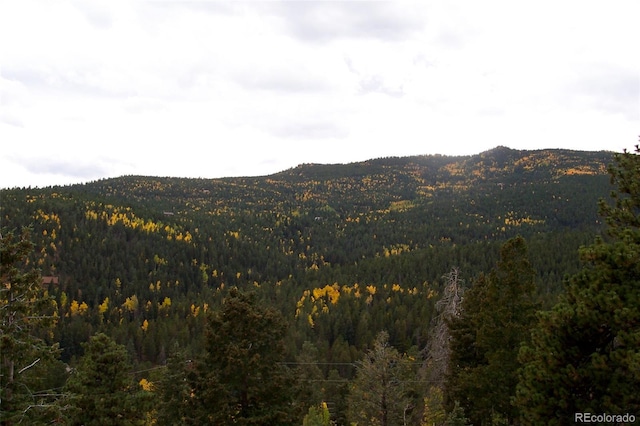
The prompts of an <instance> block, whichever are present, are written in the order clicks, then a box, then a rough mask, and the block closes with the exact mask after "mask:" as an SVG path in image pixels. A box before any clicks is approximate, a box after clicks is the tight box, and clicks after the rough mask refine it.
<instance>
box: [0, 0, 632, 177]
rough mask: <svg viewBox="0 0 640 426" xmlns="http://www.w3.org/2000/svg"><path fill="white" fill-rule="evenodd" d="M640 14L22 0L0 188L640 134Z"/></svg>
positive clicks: (591, 5)
mask: <svg viewBox="0 0 640 426" xmlns="http://www.w3.org/2000/svg"><path fill="white" fill-rule="evenodd" d="M639 17H640V2H638V1H637V0H620V1H618V0H612V1H608V2H604V1H589V0H586V1H585V0H583V1H571V0H566V1H565V0H563V1H547V0H537V1H492V0H486V1H485V0H483V1H476V0H448V1H444V0H443V1H430V0H423V1H402V0H397V1H308V0H296V1H294V0H292V1H266V0H254V1H234V0H226V1H214V0H194V1H179V0H146V1H137V0H126V1H121V0H42V1H34V0H6V1H2V2H0V141H1V142H0V188H9V187H26V186H32V187H36V186H37V187H45V186H52V185H69V184H74V183H80V182H88V181H93V180H97V179H102V178H109V177H118V176H122V175H147V176H174V177H194V178H218V177H230V176H258V175H268V174H272V173H277V172H279V171H282V170H285V169H289V168H291V167H295V166H297V165H299V164H303V163H324V164H328V163H350V162H356V161H364V160H367V159H372V158H379V157H389V156H409V155H425V154H443V155H472V154H477V153H480V152H483V151H486V150H488V149H491V148H494V147H496V146H498V145H504V146H508V147H510V148H514V149H543V148H568V149H578V150H589V151H593V150H611V151H617V152H619V151H622V150H623V149H625V148H626V149H633V147H634V145H635V144H637V143H638V136H639V135H640V50H639V47H638V40H640V25H638V18H639Z"/></svg>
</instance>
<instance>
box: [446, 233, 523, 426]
mask: <svg viewBox="0 0 640 426" xmlns="http://www.w3.org/2000/svg"><path fill="white" fill-rule="evenodd" d="M534 277H535V275H534V271H533V269H532V267H531V265H530V263H529V260H528V258H527V246H526V243H525V241H524V239H523V238H522V237H516V238H513V239H511V240H509V241H507V242H506V243H505V244H504V245H503V246H502V247H501V250H500V261H499V262H498V263H497V264H496V266H495V268H494V269H493V270H492V271H491V272H490V273H489V274H488V275H484V274H482V275H480V276H479V278H478V279H477V280H476V282H475V283H474V285H473V287H472V288H471V289H469V290H468V291H467V292H466V293H465V297H464V299H463V302H462V311H461V315H460V316H459V317H455V318H453V319H452V320H451V321H450V322H449V323H450V329H451V336H452V341H451V355H450V356H451V359H450V366H449V374H448V377H447V383H446V386H445V392H446V393H445V397H446V401H447V405H448V406H449V409H451V408H453V404H454V402H455V401H459V402H460V405H461V406H462V407H463V408H464V411H465V414H466V415H467V416H468V417H469V419H470V420H471V422H472V423H473V424H478V425H480V424H490V423H491V419H492V417H494V416H496V415H499V416H502V417H504V418H507V419H512V420H513V419H515V418H516V417H517V413H516V409H515V407H514V406H512V404H511V399H512V397H513V396H514V395H515V388H516V384H517V381H518V376H517V372H518V369H519V368H520V364H519V363H518V359H517V355H518V350H519V348H520V344H521V343H522V342H523V341H524V340H525V339H526V337H527V336H528V334H529V330H530V327H531V325H532V321H533V319H534V312H535V303H534V302H533V293H534V291H535V281H534Z"/></svg>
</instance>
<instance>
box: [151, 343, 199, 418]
mask: <svg viewBox="0 0 640 426" xmlns="http://www.w3.org/2000/svg"><path fill="white" fill-rule="evenodd" d="M191 364H192V361H191V360H190V359H188V358H187V357H186V355H185V353H184V351H182V350H180V349H179V348H178V347H176V348H175V352H174V353H173V354H172V355H171V356H170V357H169V360H168V362H167V366H166V368H165V369H164V372H163V374H162V376H161V378H160V380H159V381H158V383H157V386H156V387H155V392H156V393H157V396H158V402H159V403H158V407H157V410H156V420H157V422H158V424H161V425H175V426H179V425H184V424H193V413H192V412H191V410H192V408H193V401H192V399H193V396H192V392H193V387H192V383H191V380H190V376H192V374H191V372H190V366H191Z"/></svg>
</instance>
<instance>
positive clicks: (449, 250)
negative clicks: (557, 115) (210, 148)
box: [0, 147, 640, 425]
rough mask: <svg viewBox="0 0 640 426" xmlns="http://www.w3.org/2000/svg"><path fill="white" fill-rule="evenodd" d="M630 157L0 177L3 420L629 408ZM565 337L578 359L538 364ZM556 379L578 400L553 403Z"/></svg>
mask: <svg viewBox="0 0 640 426" xmlns="http://www.w3.org/2000/svg"><path fill="white" fill-rule="evenodd" d="M638 158H639V156H638V153H637V152H636V153H625V154H624V155H623V154H614V153H611V152H582V151H568V150H539V151H518V150H512V149H509V148H505V147H498V148H495V149H493V150H490V151H487V152H483V153H481V154H478V155H473V156H464V157H447V156H416V157H403V158H381V159H374V160H369V161H365V162H361V163H353V164H345V165H320V164H304V165H300V166H298V167H296V168H293V169H290V170H286V171H283V172H280V173H277V174H274V175H270V176H264V177H246V178H224V179H183V178H171V177H166V178H161V177H145V176H124V177H120V178H113V179H104V180H99V181H95V182H90V183H86V184H80V185H71V186H60V187H49V188H12V189H3V190H2V191H1V192H0V197H1V198H0V218H1V221H2V238H1V239H2V274H1V278H2V288H0V290H1V291H2V305H1V306H0V308H1V312H2V317H3V330H2V332H3V336H2V345H3V347H2V357H3V358H2V369H3V370H2V377H1V378H2V421H3V422H4V423H6V424H19V423H20V422H21V421H22V424H25V423H26V424H44V423H50V422H61V423H64V424H78V425H80V424H87V425H88V424H101V425H102V424H158V425H165V424H167V425H171V424H176V425H178V424H213V425H224V424H244V425H249V424H253V425H277V424H281V425H302V424H304V425H329V424H338V425H350V424H358V425H432V424H437V425H444V424H451V425H453V424H478V425H480V424H483V425H485V424H552V423H553V422H556V424H573V423H574V421H575V418H574V413H575V412H579V411H580V412H585V411H590V412H593V413H610V414H620V413H621V414H625V413H632V414H635V415H636V416H640V411H638V410H640V402H639V399H638V397H637V396H636V397H631V395H632V394H634V393H636V392H635V391H637V390H638V389H640V388H639V387H635V388H634V386H637V385H639V384H640V376H639V375H640V373H638V365H639V364H638V363H639V362H640V355H639V353H638V349H637V348H638V347H640V340H639V339H640V332H639V327H640V325H639V324H640V322H639V321H640V317H639V315H638V311H639V309H640V299H639V297H640V296H639V290H638V287H639V286H640V284H639V283H638V280H639V279H640V273H639V271H638V266H637V265H639V264H640V259H638V256H639V253H640V250H639V249H638V244H640V238H639V236H638V233H639V232H640V231H639V228H640V211H639V209H640V202H639V200H638V197H640V195H639V193H640V190H639V188H638V185H639V184H638V182H640V169H639V168H638V167H639V164H640V163H639V162H638ZM612 192H613V194H614V195H616V194H617V195H616V197H613V198H612V196H611V194H612ZM619 241H622V242H623V244H622V245H621V246H618V245H616V242H619ZM609 249H610V250H609ZM607 250H609V251H607ZM616 250H617V251H616ZM603 262H604V263H607V262H609V263H612V264H615V265H614V266H615V267H614V266H611V267H610V268H609V269H608V270H606V271H604V272H601V273H600V274H599V272H598V271H601V270H603V269H602V268H600V266H599V265H601V264H602V263H603ZM589 265H590V266H589ZM599 268H600V269H599ZM625 268H626V269H625ZM618 272H619V273H618ZM598 280H600V281H598ZM607 280H609V281H607ZM611 280H614V282H615V283H618V284H619V285H620V286H621V287H620V288H624V291H622V290H620V291H619V292H617V293H616V291H617V290H616V289H617V287H615V286H613V285H611V286H609V287H607V288H608V289H609V290H610V291H609V293H606V292H605V293H606V294H604V293H603V294H601V293H598V292H597V290H594V289H593V288H597V289H600V290H601V289H602V286H603V285H605V284H606V283H609V282H610V281H611ZM593 283H597V285H596V284H593ZM606 285H609V284H606ZM594 286H595V287H594ZM598 286H599V287H598ZM625 286H626V287H625ZM20 288H24V289H25V290H24V291H23V292H22V293H20V292H19V291H18V289H20ZM585 289H591V290H589V291H593V292H594V293H593V294H591V295H590V296H589V297H592V298H593V300H595V302H592V303H591V304H587V305H586V306H587V307H586V308H576V307H575V306H577V304H578V302H580V301H582V300H583V299H585V298H586V297H587V296H585V294H586V293H584V292H585V291H587V290H585ZM614 293H615V294H614ZM599 298H605V299H606V301H602V300H600V299H599ZM612 298H613V299H612ZM580 306H582V305H580ZM559 307H560V308H559ZM562 307H564V308H563V309H564V310H563V309H561V308H562ZM605 308H606V309H605ZM571 309H573V311H571ZM607 309H609V310H610V311H614V312H616V314H615V315H613V316H612V317H606V312H607ZM585 310H586V311H585ZM569 311H571V312H569ZM568 312H569V313H568ZM585 312H589V314H588V315H587V314H585ZM592 312H600V313H601V315H604V316H605V317H602V318H598V319H597V321H600V323H599V325H598V327H600V328H601V329H602V330H599V331H598V329H597V327H596V330H595V331H593V330H591V329H590V328H589V327H588V322H589V320H588V319H584V318H583V317H582V316H581V315H583V314H584V315H585V317H589V315H592V314H591V313H592ZM21 315H22V316H21ZM593 315H595V314H593ZM17 318H18V319H17ZM589 318H590V317H589ZM571 321H575V323H571ZM569 325H571V328H570V330H572V331H571V332H569V331H567V330H568V328H567V327H569ZM563 327H564V328H563ZM581 327H582V328H581ZM605 329H606V330H605ZM563 332H564V333H565V334H563ZM572 333H574V334H572ZM580 333H582V334H580ZM572 336H573V337H572ZM554 338H556V339H559V340H558V341H556V342H554V341H553V339H554ZM562 338H564V340H561V339H562ZM572 339H574V340H572ZM25 342H29V343H28V344H25ZM554 345H555V346H554ZM572 345H574V346H576V345H577V346H581V345H582V346H584V345H586V346H588V348H586V349H585V348H582V349H583V350H584V351H586V352H587V353H589V354H591V353H597V357H596V358H597V359H596V358H594V357H593V356H585V357H586V358H585V357H583V358H580V357H578V355H576V353H575V351H573V352H572V351H571V350H569V349H567V350H566V351H565V352H566V353H565V352H563V353H562V356H564V357H565V358H562V359H560V360H559V361H557V362H563V363H564V364H562V366H565V365H567V366H569V367H566V368H565V370H563V373H558V372H557V371H551V366H553V365H555V364H554V360H552V359H550V358H545V356H547V355H544V354H545V353H555V354H556V355H558V356H561V355H560V353H559V352H562V351H561V349H563V348H571V347H573V346H572ZM634 345H635V346H634ZM27 346H28V347H27ZM550 348H553V349H550ZM602 348H605V349H602ZM621 348H622V349H624V348H626V349H627V352H625V353H624V354H623V355H616V356H612V357H610V358H607V356H608V355H607V354H608V353H609V352H607V351H610V352H611V351H613V352H615V351H616V350H620V349H621ZM634 351H635V352H634ZM571 357H573V358H571ZM576 357H578V358H576ZM585 363H586V364H589V365H590V364H594V365H596V364H597V365H600V366H601V367H602V368H601V369H600V370H598V371H597V372H594V373H593V372H586V370H585V371H583V370H581V369H580V368H582V367H581V366H582V365H583V364H585ZM598 363H599V364H598ZM615 363H617V364H615ZM614 364H615V365H614ZM558 365H560V364H558ZM634 365H635V367H634ZM536 366H537V367H536ZM558 368H560V367H558ZM563 368H564V367H563ZM584 368H586V367H584ZM545 369H548V370H549V371H546V370H545ZM558 374H559V375H564V376H566V377H569V379H561V378H557V377H555V376H554V375H558ZM589 374H593V376H590V375H589ZM606 377H616V380H618V381H617V382H616V383H617V384H616V386H619V389H617V390H615V391H614V390H611V389H610V387H611V385H610V384H609V385H607V384H606V383H605V382H606V380H605V378H606ZM563 380H564V381H563ZM567 380H574V381H573V382H571V381H570V382H567ZM570 385H571V386H574V385H575V386H576V389H578V390H576V391H575V392H573V393H574V394H576V395H577V394H579V395H580V398H582V397H584V399H579V398H578V397H575V398H574V399H573V400H572V399H571V398H570V397H568V396H566V395H564V394H562V395H564V398H565V399H564V400H562V399H561V398H560V397H559V396H558V395H556V394H553V389H556V390H559V391H560V392H562V391H561V390H562V389H564V388H563V386H565V387H566V386H570ZM545 386H546V387H545ZM607 386H609V388H607ZM550 389H551V390H550ZM600 389H609V390H608V391H607V392H609V395H608V397H602V395H600V394H598V391H599V390H600ZM612 395H613V396H612ZM612 398H613V400H614V401H613V402H611V400H612ZM547 399H552V400H554V401H555V402H556V403H557V404H558V405H557V406H555V407H551V406H550V404H546V406H545V407H542V405H544V404H542V403H541V402H540V401H542V400H547ZM559 401H560V402H559ZM576 401H578V402H576ZM607 401H609V402H607ZM607 404H608V405H607ZM616 404H617V405H616ZM523 407H528V408H523ZM639 418H640V417H639Z"/></svg>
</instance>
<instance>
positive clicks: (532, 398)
mask: <svg viewBox="0 0 640 426" xmlns="http://www.w3.org/2000/svg"><path fill="white" fill-rule="evenodd" d="M638 154H640V149H639V148H638V146H636V151H635V154H633V153H630V152H626V151H625V152H624V153H622V154H617V155H616V156H615V163H614V164H613V165H612V166H610V168H609V172H610V175H611V181H612V184H614V185H616V186H617V192H613V193H612V197H613V200H614V203H613V205H609V204H607V203H606V202H604V201H601V202H600V212H601V215H602V216H604V218H605V220H606V224H607V230H606V235H605V236H604V238H597V239H596V241H595V242H594V244H592V245H591V246H590V247H587V248H585V249H583V250H581V258H582V260H583V261H584V263H585V265H584V267H583V269H582V271H581V272H579V273H578V274H576V275H575V276H573V277H572V278H571V280H570V282H569V285H568V288H567V290H566V293H565V294H564V295H563V296H562V297H561V299H560V301H559V302H558V303H557V304H556V305H555V306H554V307H553V309H552V310H551V311H548V312H544V313H541V314H540V315H539V322H538V323H537V325H536V327H535V329H534V330H533V332H532V341H531V343H530V344H528V345H526V346H525V347H523V348H522V350H521V352H520V359H521V361H522V362H523V363H524V369H523V371H522V374H521V377H520V383H519V385H518V394H517V400H516V401H517V403H518V405H519V406H520V408H521V411H522V416H523V419H522V420H523V423H525V424H542V423H545V424H560V425H562V424H573V422H574V415H575V413H585V412H590V413H611V414H616V413H621V414H623V413H634V414H636V415H637V414H638V413H640V391H639V390H640V155H638Z"/></svg>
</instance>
